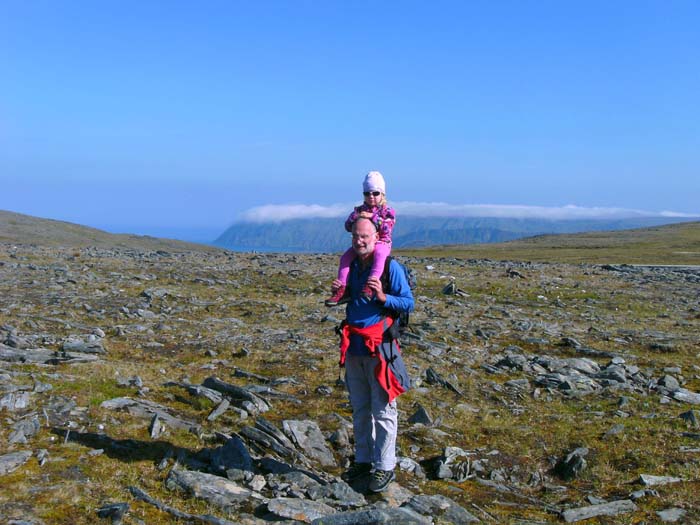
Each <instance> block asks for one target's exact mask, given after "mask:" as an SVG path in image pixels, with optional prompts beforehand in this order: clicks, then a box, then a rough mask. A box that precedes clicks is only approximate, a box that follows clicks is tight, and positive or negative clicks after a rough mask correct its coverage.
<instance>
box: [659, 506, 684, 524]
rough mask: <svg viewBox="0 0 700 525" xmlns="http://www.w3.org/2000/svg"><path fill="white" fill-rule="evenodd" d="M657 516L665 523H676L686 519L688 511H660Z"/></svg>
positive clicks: (672, 509) (674, 508) (674, 509)
mask: <svg viewBox="0 0 700 525" xmlns="http://www.w3.org/2000/svg"><path fill="white" fill-rule="evenodd" d="M656 515H657V516H658V517H659V519H660V520H661V521H663V522H664V523H676V522H678V521H679V520H682V519H683V518H684V517H685V515H686V511H684V510H683V509H679V508H676V507H673V508H670V509H665V510H660V511H658V512H657V513H656Z"/></svg>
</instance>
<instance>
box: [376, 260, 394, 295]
mask: <svg viewBox="0 0 700 525" xmlns="http://www.w3.org/2000/svg"><path fill="white" fill-rule="evenodd" d="M392 259H393V257H392V256H391V255H389V256H388V257H387V258H386V261H384V271H383V272H382V276H381V277H380V278H379V281H380V282H381V283H382V290H383V291H384V293H388V292H389V291H390V290H391V282H390V280H389V265H390V264H391V261H392Z"/></svg>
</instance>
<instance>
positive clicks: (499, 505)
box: [0, 244, 700, 524]
mask: <svg viewBox="0 0 700 525" xmlns="http://www.w3.org/2000/svg"><path fill="white" fill-rule="evenodd" d="M403 262H406V263H408V264H409V265H410V266H411V267H412V268H413V269H414V270H415V271H416V273H417V275H418V282H419V284H418V289H417V290H416V296H417V310H416V312H415V313H414V314H412V316H411V331H410V332H408V333H407V334H405V336H404V340H403V350H404V355H405V360H406V361H407V363H408V365H409V369H410V371H411V374H412V377H413V380H414V388H413V389H412V390H411V391H410V392H409V393H407V394H405V395H404V396H402V397H401V398H399V409H400V420H399V421H400V431H399V440H398V449H399V450H398V453H399V457H400V464H399V467H398V469H397V481H396V483H393V484H392V485H391V486H390V488H389V490H388V491H387V492H386V493H384V494H381V495H373V494H367V493H366V491H365V490H364V489H365V487H363V486H362V484H361V483H360V484H359V485H355V486H352V487H351V486H348V485H347V484H345V483H343V482H342V481H341V480H340V479H339V477H338V476H339V474H340V473H341V472H342V470H343V468H344V467H346V466H347V464H348V462H349V460H350V458H351V454H352V427H351V424H350V417H351V411H350V409H349V406H348V402H347V396H346V393H345V391H344V388H343V386H342V381H341V379H340V378H339V371H338V368H337V339H336V337H335V335H334V327H335V325H336V324H337V323H338V321H339V320H340V319H341V318H342V316H343V312H342V309H330V310H329V309H327V308H325V307H324V306H323V298H324V297H325V294H326V289H327V286H328V283H329V282H330V281H331V279H332V277H333V274H334V268H335V264H336V260H335V257H331V256H313V255H274V254H270V255H267V254H234V253H227V252H220V253H216V252H209V253H204V252H196V251H192V252H167V251H150V252H149V251H138V250H127V249H107V248H80V249H61V248H41V247H37V246H20V245H10V244H4V245H0V411H1V415H2V427H1V430H0V482H1V483H0V487H1V488H0V518H2V520H4V521H2V522H3V523H5V522H6V523H14V524H20V523H21V524H41V523H43V524H53V523H66V524H67V523H71V524H73V523H120V522H122V523H127V524H128V523H134V524H136V523H147V524H158V523H173V522H180V523H245V524H255V523H269V522H292V523H294V522H298V523H318V524H320V523H323V524H351V523H352V524H354V523H358V524H362V523H366V524H369V523H420V524H423V523H425V524H428V523H469V522H482V523H513V524H526V523H531V524H535V523H558V522H570V523H573V522H579V523H584V522H585V523H606V524H612V523H662V522H668V523H672V522H677V523H699V522H700V510H698V508H699V507H700V482H699V481H698V479H699V478H700V426H699V425H700V424H699V423H698V417H699V416H700V414H699V413H698V405H700V393H699V392H700V367H699V366H698V357H700V345H699V344H698V342H699V341H700V270H698V269H695V268H644V267H629V266H610V265H564V264H547V263H536V264H531V263H514V262H510V263H509V262H494V261H489V260H462V259H445V258H419V257H410V258H404V259H403Z"/></svg>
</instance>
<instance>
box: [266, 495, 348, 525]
mask: <svg viewBox="0 0 700 525" xmlns="http://www.w3.org/2000/svg"><path fill="white" fill-rule="evenodd" d="M267 508H268V510H269V511H270V512H272V513H274V514H277V515H278V516H281V517H283V518H291V519H295V520H298V521H303V522H304V523H311V522H314V523H316V522H315V521H314V520H318V519H320V518H324V517H325V516H328V515H330V514H335V513H336V512H337V511H336V510H335V509H334V508H333V507H329V506H328V505H326V504H324V503H319V502H317V501H308V500H303V499H295V498H274V499H271V500H270V501H269V502H268V504H267Z"/></svg>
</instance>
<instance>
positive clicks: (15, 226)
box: [0, 210, 219, 252]
mask: <svg viewBox="0 0 700 525" xmlns="http://www.w3.org/2000/svg"><path fill="white" fill-rule="evenodd" d="M0 243H13V244H31V245H37V246H63V247H76V248H78V247H85V246H96V247H100V248H130V249H139V250H166V251H178V252H182V251H192V250H194V251H206V252H214V251H219V249H218V248H214V247H211V246H206V245H203V244H196V243H190V242H183V241H178V240H174V239H159V238H155V237H150V236H147V235H133V234H126V233H119V234H115V233H108V232H106V231H103V230H98V229H96V228H90V227H89V226H81V225H79V224H73V223H70V222H64V221H57V220H53V219H42V218H39V217H33V216H31V215H23V214H21V213H15V212H11V211H5V210H0Z"/></svg>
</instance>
